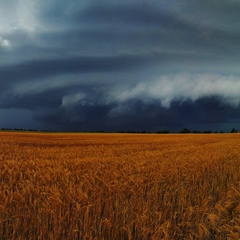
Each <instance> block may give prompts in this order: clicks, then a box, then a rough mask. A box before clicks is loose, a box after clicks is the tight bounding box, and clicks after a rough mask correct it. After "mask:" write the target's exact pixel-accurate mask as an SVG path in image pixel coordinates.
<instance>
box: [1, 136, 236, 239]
mask: <svg viewBox="0 0 240 240" xmlns="http://www.w3.org/2000/svg"><path fill="white" fill-rule="evenodd" d="M239 146H240V134H206V135H204V134H199V135H198V134H197V135H191V134H187V135H180V134H176V135H174V134H172V135H171V134H169V135H157V134H142V135H141V134H136V135H134V134H44V133H10V132H1V133H0V239H2V240H5V239H6V240H10V239H14V240H16V239H30V240H32V239H43V240H48V239H49V240H53V239H54V240H55V239H59V240H60V239H69V240H75V239H81V240H92V239H96V240H108V239H109V240H127V239H129V240H131V239H132V240H135V239H136V240H142V239H143V240H146V239H240V227H239V226H240V148H239Z"/></svg>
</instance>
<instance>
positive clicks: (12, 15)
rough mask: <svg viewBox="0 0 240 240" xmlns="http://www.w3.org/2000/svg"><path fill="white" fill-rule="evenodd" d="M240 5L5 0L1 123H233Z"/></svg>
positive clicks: (0, 20) (0, 18)
mask: <svg viewBox="0 0 240 240" xmlns="http://www.w3.org/2000/svg"><path fill="white" fill-rule="evenodd" d="M239 9H240V4H239V2H238V1H234V0H231V1H222V0H221V1H211V2H209V1H205V0H204V1H195V0H194V1H189V0H183V1H181V2H179V1H170V2H169V1H165V0H164V1H161V2H159V1H155V0H153V1H144V0H141V1H131V2H129V1H125V0H124V1H121V2H119V1H115V0H111V1H101V3H96V1H81V2H79V1H75V0H71V1H62V0H60V1H59V0H58V1H56V0H54V1H51V2H49V1H46V0H44V1H39V0H34V1H30V0H23V1H15V0H11V1H8V2H6V1H3V2H1V3H0V54H1V58H0V118H1V119H2V120H1V119H0V123H1V125H2V126H3V125H4V124H5V123H7V120H6V119H8V117H4V115H6V114H7V115H8V116H15V115H16V116H19V119H21V118H22V119H25V117H24V116H26V115H27V116H28V117H29V118H31V121H30V120H29V121H28V122H29V124H30V125H34V126H37V127H39V128H41V126H42V127H43V128H44V127H49V128H53V127H56V128H59V129H82V130H84V129H89V130H91V129H96V130H97V129H110V130H118V129H123V128H125V129H127V128H133V127H135V128H139V129H140V128H148V129H154V128H157V127H161V126H162V127H163V126H167V127H169V128H171V127H172V128H173V129H175V127H177V126H178V127H181V126H184V125H191V124H199V126H200V125H201V124H202V126H205V125H204V124H215V123H217V124H220V125H221V126H222V124H225V123H226V124H228V123H231V122H232V121H234V123H235V124H236V123H237V122H238V120H236V119H239V114H238V112H239V103H240V97H239V96H240V90H239V89H240V79H239V76H240V72H239V67H238V65H239V61H240V58H239V51H240V47H239V40H240V34H239V21H240V16H239V14H238V12H239ZM9 111H12V113H11V114H10V113H9ZM24 114H25V115H24ZM4 119H5V120H4ZM13 122H14V121H13ZM12 124H14V123H12ZM16 124H17V122H16ZM220 125H219V126H220ZM0 127H1V126H0Z"/></svg>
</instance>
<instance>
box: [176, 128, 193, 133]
mask: <svg viewBox="0 0 240 240" xmlns="http://www.w3.org/2000/svg"><path fill="white" fill-rule="evenodd" d="M179 133H191V130H190V129H188V128H183V129H182V130H181V131H180V132H179Z"/></svg>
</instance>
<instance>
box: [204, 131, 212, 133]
mask: <svg viewBox="0 0 240 240" xmlns="http://www.w3.org/2000/svg"><path fill="white" fill-rule="evenodd" d="M203 133H212V131H211V130H205V131H204V132H203Z"/></svg>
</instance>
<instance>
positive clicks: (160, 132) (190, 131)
mask: <svg viewBox="0 0 240 240" xmlns="http://www.w3.org/2000/svg"><path fill="white" fill-rule="evenodd" d="M0 131H18V132H73V133H78V132H83V133H108V132H107V131H103V130H100V131H51V130H36V129H22V128H1V129H0ZM237 132H238V131H237V129H235V128H232V130H231V131H230V133H237ZM118 133H134V134H150V133H152V134H153V133H156V134H168V133H171V132H170V131H169V130H159V131H155V132H151V131H146V130H142V131H135V130H126V131H125V130H120V131H118ZM172 133H174V132H172ZM178 133H180V134H188V133H193V134H200V133H201V134H203V133H204V134H210V133H224V132H223V131H220V132H216V131H215V132H212V131H211V130H204V131H199V130H190V129H188V128H183V129H182V130H180V131H179V132H178Z"/></svg>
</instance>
